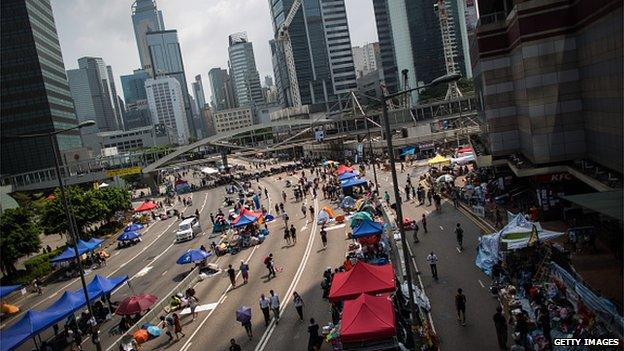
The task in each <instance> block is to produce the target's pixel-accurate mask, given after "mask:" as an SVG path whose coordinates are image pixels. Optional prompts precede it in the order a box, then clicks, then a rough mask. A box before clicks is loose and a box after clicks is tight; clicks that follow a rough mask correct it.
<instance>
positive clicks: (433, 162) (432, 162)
mask: <svg viewBox="0 0 624 351" xmlns="http://www.w3.org/2000/svg"><path fill="white" fill-rule="evenodd" d="M450 163H451V160H449V159H448V158H446V157H444V156H442V155H436V157H434V158H432V159H431V160H429V161H427V164H428V165H429V166H434V165H445V164H446V165H448V164H450Z"/></svg>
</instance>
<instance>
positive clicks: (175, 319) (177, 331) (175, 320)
mask: <svg viewBox="0 0 624 351" xmlns="http://www.w3.org/2000/svg"><path fill="white" fill-rule="evenodd" d="M173 327H174V328H173V331H174V332H175V336H176V339H177V340H180V337H178V334H182V337H185V336H186V335H184V333H183V332H182V324H180V317H179V316H178V314H177V313H174V314H173Z"/></svg>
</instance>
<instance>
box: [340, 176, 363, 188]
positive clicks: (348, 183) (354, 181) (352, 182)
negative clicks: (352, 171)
mask: <svg viewBox="0 0 624 351" xmlns="http://www.w3.org/2000/svg"><path fill="white" fill-rule="evenodd" d="M366 184H368V181H367V180H366V179H364V178H358V177H354V178H349V179H345V180H341V181H340V187H342V188H343V189H347V188H352V187H354V186H357V185H366Z"/></svg>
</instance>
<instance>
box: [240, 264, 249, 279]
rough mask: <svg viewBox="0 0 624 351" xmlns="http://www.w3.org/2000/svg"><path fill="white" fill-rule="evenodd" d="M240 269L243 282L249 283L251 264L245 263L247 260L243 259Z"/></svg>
mask: <svg viewBox="0 0 624 351" xmlns="http://www.w3.org/2000/svg"><path fill="white" fill-rule="evenodd" d="M238 270H239V271H240V272H241V275H242V276H243V284H247V282H248V281H249V265H248V264H247V263H245V261H243V260H241V263H240V266H239V267H238Z"/></svg>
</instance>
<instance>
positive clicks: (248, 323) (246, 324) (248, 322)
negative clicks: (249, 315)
mask: <svg viewBox="0 0 624 351" xmlns="http://www.w3.org/2000/svg"><path fill="white" fill-rule="evenodd" d="M241 325H242V326H243V328H245V332H246V333H247V336H248V337H249V340H251V339H252V338H253V333H252V331H251V319H247V320H244V321H242V322H241Z"/></svg>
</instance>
